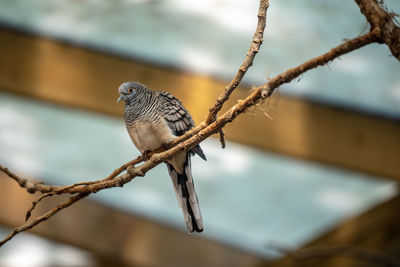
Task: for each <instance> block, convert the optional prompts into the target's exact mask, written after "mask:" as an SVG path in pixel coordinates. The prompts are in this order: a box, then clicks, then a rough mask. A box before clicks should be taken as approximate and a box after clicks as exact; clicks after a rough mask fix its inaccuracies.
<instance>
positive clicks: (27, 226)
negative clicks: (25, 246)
mask: <svg viewBox="0 0 400 267" xmlns="http://www.w3.org/2000/svg"><path fill="white" fill-rule="evenodd" d="M89 194H90V193H84V194H78V195H76V196H72V197H70V198H69V199H68V200H67V201H65V202H63V203H61V204H60V205H58V206H57V207H55V208H54V209H52V210H51V211H48V212H47V213H45V214H43V215H42V216H40V217H37V218H36V219H34V220H32V221H31V222H29V223H26V224H24V225H22V226H20V227H17V228H15V229H14V230H13V231H12V232H11V233H10V234H9V235H8V236H7V237H6V238H5V239H3V240H2V241H0V247H1V246H3V245H4V244H5V243H6V242H8V241H9V240H11V239H12V238H13V237H14V236H16V235H17V234H18V233H21V232H24V231H27V230H29V229H31V228H32V227H34V226H35V225H37V224H39V223H41V222H43V221H46V220H48V219H49V218H50V217H52V216H53V215H54V214H56V213H57V212H59V211H60V210H62V209H65V208H67V207H69V206H71V205H72V204H74V203H75V202H77V201H78V200H80V199H82V198H84V197H86V196H88V195H89Z"/></svg>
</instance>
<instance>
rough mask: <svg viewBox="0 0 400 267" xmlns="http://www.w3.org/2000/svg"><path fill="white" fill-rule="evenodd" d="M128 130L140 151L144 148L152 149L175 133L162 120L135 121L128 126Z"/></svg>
mask: <svg viewBox="0 0 400 267" xmlns="http://www.w3.org/2000/svg"><path fill="white" fill-rule="evenodd" d="M128 132H129V136H130V137H131V139H132V142H133V143H134V144H135V146H136V147H137V148H138V149H139V151H140V152H141V153H143V152H144V151H146V150H150V151H154V150H156V149H158V148H160V147H161V146H162V145H164V144H168V143H170V142H171V141H172V140H174V138H175V135H173V134H172V132H171V130H170V129H169V128H168V126H167V125H166V124H165V123H164V122H162V121H159V122H135V123H133V124H131V125H130V126H129V128H128Z"/></svg>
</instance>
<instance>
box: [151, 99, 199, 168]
mask: <svg viewBox="0 0 400 267" xmlns="http://www.w3.org/2000/svg"><path fill="white" fill-rule="evenodd" d="M158 93H159V94H158V99H159V101H160V105H159V108H158V112H159V114H160V115H161V117H162V118H163V119H164V120H165V121H166V122H167V124H168V127H169V128H170V129H171V131H172V133H173V134H174V135H176V136H181V135H183V134H184V133H185V132H187V131H188V130H190V129H191V128H193V127H194V121H193V119H192V116H191V115H190V113H189V111H187V110H186V109H185V107H184V106H183V105H182V103H181V101H179V100H178V99H177V98H176V97H174V96H173V95H171V94H170V93H167V92H158ZM191 151H193V152H194V153H196V154H197V155H199V156H200V157H201V158H202V159H204V160H206V157H205V155H204V153H203V151H202V149H201V148H200V146H199V145H196V146H195V147H193V148H192V149H191Z"/></svg>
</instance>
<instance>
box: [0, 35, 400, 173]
mask: <svg viewBox="0 0 400 267" xmlns="http://www.w3.org/2000/svg"><path fill="white" fill-rule="evenodd" d="M0 58H1V60H0V88H2V89H3V90H7V91H9V92H13V93H18V94H22V95H26V96H29V97H34V98H38V99H42V100H46V101H51V102H55V103H61V104H63V105H69V106H74V107H80V108H85V109H89V110H95V111H100V112H103V113H107V114H112V115H116V116H121V114H122V105H118V104H116V103H115V100H116V98H117V88H118V86H119V84H120V83H121V82H122V81H127V80H138V81H142V82H143V83H145V84H147V85H149V86H150V87H151V88H154V89H162V90H167V91H170V92H171V93H173V94H174V95H176V96H178V97H179V98H180V99H182V101H183V102H184V104H185V106H187V107H188V108H189V109H190V111H191V113H192V114H193V116H194V118H195V120H196V121H197V122H199V121H202V120H204V119H205V118H206V116H207V112H208V107H210V106H211V105H212V104H213V103H214V101H215V98H216V97H217V96H218V95H219V94H220V92H221V91H222V90H223V88H224V85H225V83H226V82H223V81H219V80H216V79H212V78H210V77H205V76H200V75H194V74H189V73H185V72H180V71H175V70H171V69H167V68H162V67H157V66H152V65H148V64H143V63H139V62H135V61H133V60H129V59H124V58H121V57H117V56H112V55H108V54H105V53H100V52H95V51H91V50H88V49H85V48H81V47H76V46H71V45H67V44H64V43H60V42H57V41H54V40H49V39H46V38H40V37H33V36H29V35H24V34H21V33H16V32H11V31H7V30H4V29H3V30H1V29H0ZM232 68H234V67H232ZM248 92H249V88H244V87H241V88H240V89H239V90H238V91H237V92H235V93H234V95H233V97H232V99H231V100H230V102H229V103H228V105H229V104H232V103H234V102H236V101H237V100H238V99H240V98H243V97H244V96H245V95H247V94H248ZM264 111H266V112H268V113H269V114H270V116H271V117H273V119H274V120H270V119H269V118H268V117H267V116H266V115H265V114H264ZM399 136H400V123H399V122H398V121H392V120H389V119H384V118H380V117H374V116H370V115H367V114H361V113H356V112H352V111H349V110H343V109H339V108H334V107H328V106H325V105H320V104H316V103H312V102H309V101H305V100H301V99H297V98H292V97H288V96H284V95H280V96H277V95H275V96H274V97H273V98H272V99H270V100H268V101H267V102H266V103H265V104H263V105H260V107H259V108H257V109H256V110H254V112H249V114H247V115H244V116H242V117H240V118H239V119H238V121H237V122H234V123H232V124H230V125H229V126H228V127H227V138H228V139H230V140H233V141H237V142H241V143H244V144H248V145H252V146H255V147H259V148H263V149H268V150H271V151H275V152H278V153H283V154H287V155H291V156H296V157H300V158H305V159H311V160H315V161H319V162H324V163H328V164H334V165H338V166H342V167H345V168H351V169H355V170H360V171H364V172H369V173H372V174H376V175H381V176H386V177H390V178H394V179H400V178H399V177H400V164H399V160H398V159H399V158H400V138H399Z"/></svg>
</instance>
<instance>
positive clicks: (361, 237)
mask: <svg viewBox="0 0 400 267" xmlns="http://www.w3.org/2000/svg"><path fill="white" fill-rule="evenodd" d="M399 210H400V195H398V196H396V197H395V198H393V199H391V200H389V201H387V202H386V203H383V204H382V205H379V206H377V207H375V208H373V209H371V210H370V211H368V212H366V213H364V214H362V215H360V216H359V217H356V218H354V219H351V220H349V221H347V222H345V223H343V224H341V225H339V226H338V227H336V228H335V229H334V230H332V231H330V232H328V233H326V234H324V235H322V236H321V237H319V238H317V239H316V240H315V241H312V242H311V243H310V244H307V245H306V246H304V248H305V249H313V250H314V251H315V250H316V249H317V248H320V249H321V248H332V247H338V246H339V247H350V248H349V249H352V248H358V249H363V250H365V251H367V252H369V253H372V251H373V252H374V253H373V255H376V254H379V255H380V256H385V257H390V258H397V263H399V262H400V257H399V255H400V213H399ZM325 250H326V249H325ZM304 251H306V250H304ZM309 251H310V250H309ZM315 254H316V253H314V255H315ZM340 255H342V256H335V257H315V258H311V257H310V258H309V259H308V260H299V259H294V258H292V257H285V258H284V259H282V260H279V261H277V262H275V263H272V264H267V265H266V266H269V267H274V266H279V267H289V266H293V267H294V266H304V267H308V266H310V267H311V266H321V267H324V266H343V267H347V266H349V267H350V266H377V265H376V264H372V262H371V261H370V262H369V263H368V261H367V262H366V261H361V260H360V259H361V258H360V257H356V256H354V257H349V256H343V254H340ZM371 255H372V254H371ZM381 266H389V265H388V264H386V265H385V264H382V265H381ZM390 266H392V265H390ZM393 266H398V265H393Z"/></svg>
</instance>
